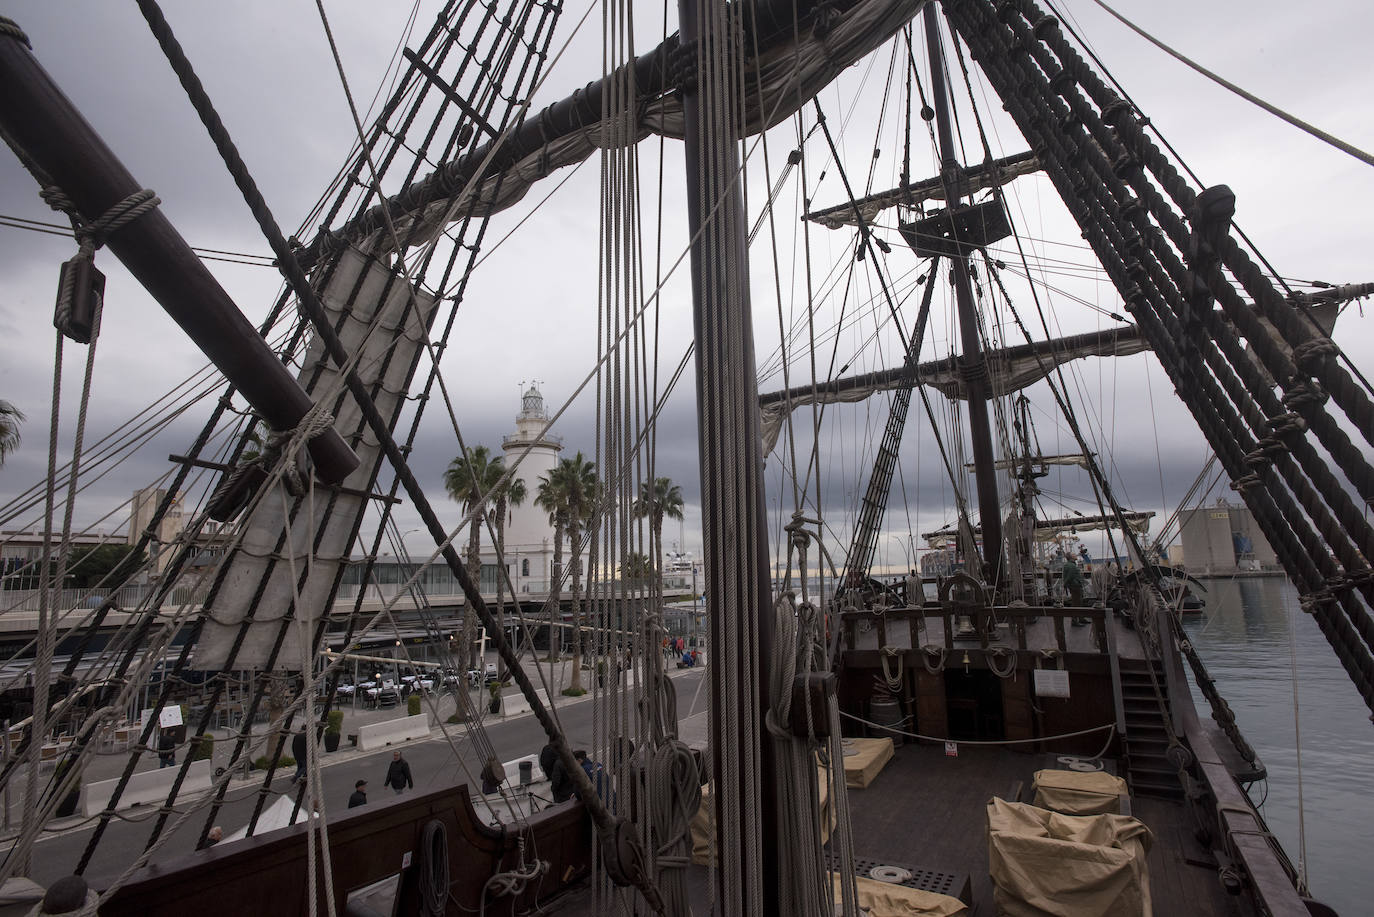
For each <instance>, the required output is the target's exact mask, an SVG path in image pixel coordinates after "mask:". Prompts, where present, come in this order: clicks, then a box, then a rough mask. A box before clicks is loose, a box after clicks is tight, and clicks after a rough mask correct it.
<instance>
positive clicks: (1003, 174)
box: [806, 153, 1040, 229]
mask: <svg viewBox="0 0 1374 917" xmlns="http://www.w3.org/2000/svg"><path fill="white" fill-rule="evenodd" d="M959 171H960V175H959V178H958V183H959V194H960V196H962V197H971V196H972V195H973V193H974V192H976V191H983V190H985V189H987V188H1000V187H1001V186H1002V185H1005V184H1006V183H1007V182H1009V181H1011V180H1012V179H1013V178H1019V177H1020V176H1022V175H1030V174H1031V173H1033V172H1039V171H1040V160H1038V159H1036V158H1035V154H1034V153H1017V154H1016V155H1015V156H1004V157H1002V158H1001V159H995V160H993V161H992V162H991V163H979V164H978V165H974V166H969V167H968V168H964V169H960V170H959ZM944 199H945V181H944V178H943V177H936V178H927V179H925V180H923V181H918V182H911V183H909V184H904V185H899V186H898V187H896V188H893V189H891V190H889V191H880V192H878V193H877V194H870V195H868V196H867V197H861V198H859V199H858V200H857V201H854V202H853V203H852V204H850V203H846V204H836V205H835V206H834V207H827V208H825V209H824V210H815V211H812V212H811V213H808V214H807V215H806V219H808V220H810V221H811V222H813V223H817V224H819V225H821V226H824V227H825V228H826V229H839V228H840V227H842V226H853V225H855V223H856V219H857V218H856V217H855V211H856V210H857V211H858V213H859V215H860V216H862V217H863V219H864V222H865V223H872V222H873V221H874V220H875V219H877V217H878V214H880V213H882V212H883V211H884V210H886V209H887V208H889V207H896V206H897V205H898V204H921V203H924V202H926V201H943V200H944Z"/></svg>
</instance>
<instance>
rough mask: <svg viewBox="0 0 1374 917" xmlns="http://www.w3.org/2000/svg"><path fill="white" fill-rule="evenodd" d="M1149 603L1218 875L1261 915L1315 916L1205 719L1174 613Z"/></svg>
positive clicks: (1190, 784)
mask: <svg viewBox="0 0 1374 917" xmlns="http://www.w3.org/2000/svg"><path fill="white" fill-rule="evenodd" d="M1148 601H1151V602H1152V604H1153V605H1154V611H1155V614H1153V615H1147V616H1145V618H1144V620H1142V621H1141V622H1140V623H1141V625H1142V627H1143V628H1144V629H1145V632H1146V633H1147V634H1148V635H1149V636H1151V637H1152V638H1154V640H1155V641H1157V645H1158V648H1159V656H1158V658H1159V659H1160V661H1161V662H1162V663H1163V666H1164V671H1165V676H1166V681H1167V682H1168V685H1169V691H1170V695H1169V696H1170V704H1169V706H1170V713H1171V721H1172V722H1173V724H1174V728H1175V729H1176V730H1177V732H1178V734H1179V736H1180V737H1181V738H1182V739H1183V741H1184V743H1185V744H1186V745H1187V748H1188V750H1189V752H1190V753H1191V754H1190V755H1189V756H1188V757H1187V759H1186V760H1183V761H1182V762H1181V763H1182V767H1181V768H1180V778H1181V779H1182V782H1183V786H1184V789H1185V794H1186V799H1187V804H1188V806H1189V807H1190V809H1191V810H1192V812H1193V816H1194V820H1195V821H1196V823H1197V826H1198V829H1199V835H1200V837H1201V838H1202V839H1203V841H1204V843H1206V844H1208V845H1209V846H1210V847H1211V848H1212V854H1213V856H1214V857H1215V859H1216V862H1217V872H1218V878H1219V879H1220V880H1221V882H1222V884H1223V886H1225V887H1226V888H1227V890H1228V891H1230V892H1232V893H1233V894H1242V893H1245V892H1248V893H1249V894H1251V895H1253V896H1254V899H1255V904H1256V906H1257V910H1258V911H1259V912H1261V913H1266V914H1270V915H1273V917H1309V915H1310V914H1311V913H1313V911H1311V910H1309V908H1308V907H1307V905H1306V904H1305V903H1304V901H1303V898H1302V896H1301V895H1300V894H1299V892H1298V890H1297V887H1296V879H1297V871H1296V870H1295V869H1294V868H1293V864H1292V863H1291V862H1290V861H1289V859H1288V856H1287V854H1286V853H1284V851H1283V848H1282V847H1280V846H1279V843H1278V841H1277V840H1276V839H1275V838H1274V835H1273V834H1272V833H1271V832H1270V830H1269V826H1268V825H1267V824H1266V823H1265V821H1264V817H1263V816H1262V815H1260V813H1259V811H1258V810H1256V809H1255V807H1254V804H1253V803H1251V801H1250V797H1249V796H1248V795H1246V793H1245V791H1244V790H1243V789H1242V788H1241V786H1240V784H1239V783H1238V782H1237V781H1236V779H1235V777H1234V776H1233V775H1232V773H1231V770H1230V768H1229V767H1228V766H1227V764H1226V763H1225V761H1224V760H1223V758H1222V756H1221V755H1220V754H1219V753H1218V751H1217V747H1216V745H1214V744H1213V742H1212V739H1211V736H1210V735H1209V734H1208V732H1207V730H1206V729H1205V728H1204V726H1203V723H1202V722H1201V721H1200V720H1199V719H1198V715H1197V708H1196V707H1194V706H1193V699H1192V695H1191V693H1190V692H1189V690H1188V686H1187V681H1186V676H1185V675H1184V672H1183V656H1182V653H1181V652H1180V647H1179V645H1178V642H1177V639H1176V636H1175V632H1174V627H1172V626H1170V625H1169V621H1170V618H1169V615H1171V614H1172V612H1171V611H1170V610H1169V608H1168V606H1167V605H1166V604H1165V603H1164V602H1162V601H1160V600H1159V598H1158V596H1157V595H1156V596H1154V597H1153V599H1150V600H1148ZM1142 642H1143V641H1142Z"/></svg>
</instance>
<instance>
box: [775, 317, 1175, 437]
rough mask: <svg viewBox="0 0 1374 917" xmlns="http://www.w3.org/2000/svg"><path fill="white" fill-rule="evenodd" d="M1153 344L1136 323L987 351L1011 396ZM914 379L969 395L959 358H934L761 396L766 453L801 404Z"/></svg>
mask: <svg viewBox="0 0 1374 917" xmlns="http://www.w3.org/2000/svg"><path fill="white" fill-rule="evenodd" d="M1147 346H1148V345H1147V344H1146V343H1145V341H1144V339H1143V338H1142V337H1141V335H1140V332H1139V331H1138V330H1136V328H1134V327H1133V326H1123V327H1117V328H1110V329H1107V330H1105V331H1091V332H1088V333H1087V334H1077V335H1073V336H1071V337H1064V338H1056V339H1054V340H1051V341H1035V342H1033V343H1030V344H1018V345H1016V346H1015V347H1007V348H1004V349H1002V350H993V351H988V353H987V355H986V356H987V361H988V366H989V368H990V370H991V372H990V373H989V376H990V385H991V394H992V395H994V396H1000V395H1007V394H1010V393H1011V392H1015V391H1018V390H1020V389H1023V388H1025V387H1026V386H1028V385H1031V384H1032V383H1035V382H1039V381H1040V380H1041V379H1043V378H1045V376H1046V375H1047V374H1048V373H1049V372H1050V371H1051V370H1052V369H1054V368H1055V367H1056V366H1058V365H1060V364H1061V363H1067V362H1068V361H1070V360H1077V359H1081V358H1083V357H1124V356H1128V355H1130V354H1133V353H1140V352H1141V351H1143V350H1145V349H1146V347H1147ZM915 382H920V383H921V384H922V385H929V386H932V387H934V388H936V389H939V390H940V391H941V392H942V393H943V394H944V395H945V396H946V397H948V398H964V397H966V396H965V393H964V384H963V380H962V377H961V375H960V371H959V365H958V361H957V360H956V358H954V357H946V358H945V359H942V360H930V361H928V362H925V363H922V364H920V365H919V366H917V367H915V368H914V371H913V370H912V369H909V368H906V367H903V368H900V369H889V370H884V371H882V372H876V373H865V374H864V375H861V376H851V377H850V378H848V379H835V380H832V381H830V382H824V383H820V384H818V385H816V386H815V387H814V389H813V387H812V386H809V385H803V386H798V387H796V388H793V389H789V390H788V391H785V392H770V393H769V394H766V395H760V396H759V413H760V420H761V427H760V435H761V437H762V439H763V448H764V454H765V455H767V454H768V453H770V452H772V451H773V447H774V446H775V445H777V442H778V435H779V434H780V433H781V432H782V425H783V422H784V421H785V420H786V419H787V416H788V414H789V413H790V412H791V411H793V410H795V409H796V408H799V407H802V406H804V405H808V404H837V403H840V402H854V401H863V400H864V399H865V398H867V397H869V396H870V395H873V394H875V393H877V392H885V391H890V390H893V389H898V388H905V387H907V386H910V385H912V384H913V383H915Z"/></svg>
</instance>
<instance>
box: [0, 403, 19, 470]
mask: <svg viewBox="0 0 1374 917" xmlns="http://www.w3.org/2000/svg"><path fill="white" fill-rule="evenodd" d="M23 419H24V412H23V411H21V410H19V409H18V408H17V407H15V406H14V405H12V404H10V403H9V402H8V401H5V400H3V399H0V465H4V464H5V456H7V455H9V454H10V453H11V452H13V451H14V450H15V449H18V448H19V422H20V421H22V420H23Z"/></svg>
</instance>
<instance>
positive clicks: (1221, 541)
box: [1180, 499, 1278, 574]
mask: <svg viewBox="0 0 1374 917" xmlns="http://www.w3.org/2000/svg"><path fill="white" fill-rule="evenodd" d="M1180 516H1181V519H1182V528H1181V532H1182V537H1181V540H1182V542H1183V564H1184V566H1185V567H1186V568H1187V569H1188V570H1189V571H1190V572H1192V573H1202V574H1208V573H1217V574H1231V573H1237V572H1242V573H1243V572H1263V571H1268V570H1277V569H1278V559H1277V557H1276V556H1275V555H1274V549H1273V548H1272V547H1271V546H1270V545H1269V542H1268V541H1266V540H1265V538H1264V534H1263V533H1262V532H1260V530H1259V526H1257V525H1256V524H1255V517H1254V516H1253V515H1251V513H1250V510H1249V508H1248V507H1246V506H1244V505H1237V504H1233V503H1227V502H1226V501H1225V500H1221V499H1219V500H1217V502H1216V503H1214V504H1213V505H1211V506H1203V507H1199V508H1197V509H1193V510H1184V511H1183V512H1182V513H1181V514H1180Z"/></svg>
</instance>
